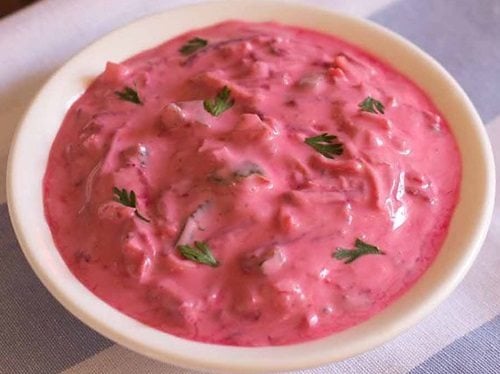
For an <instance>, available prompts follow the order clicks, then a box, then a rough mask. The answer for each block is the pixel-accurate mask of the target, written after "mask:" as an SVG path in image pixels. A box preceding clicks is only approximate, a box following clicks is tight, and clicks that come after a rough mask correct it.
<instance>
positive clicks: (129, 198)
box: [113, 187, 151, 222]
mask: <svg viewBox="0 0 500 374" xmlns="http://www.w3.org/2000/svg"><path fill="white" fill-rule="evenodd" d="M113 194H114V195H115V197H114V200H115V201H117V202H119V203H120V204H122V205H125V206H126V207H129V208H134V209H135V215H136V216H137V217H138V218H140V219H142V220H143V221H145V222H151V221H150V220H149V219H147V218H146V217H144V216H143V215H142V214H141V213H139V210H138V209H137V198H136V196H135V192H134V191H130V193H129V192H127V190H126V189H125V188H122V189H121V190H120V189H119V188H117V187H113Z"/></svg>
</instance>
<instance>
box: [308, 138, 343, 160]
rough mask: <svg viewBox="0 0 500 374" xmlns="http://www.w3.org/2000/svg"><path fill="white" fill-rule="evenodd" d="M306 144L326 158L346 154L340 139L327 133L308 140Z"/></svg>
mask: <svg viewBox="0 0 500 374" xmlns="http://www.w3.org/2000/svg"><path fill="white" fill-rule="evenodd" d="M304 143H306V144H307V145H308V146H310V147H312V148H314V149H315V150H316V151H318V152H319V153H321V154H322V155H323V156H325V157H326V158H334V155H337V156H339V155H341V154H342V153H343V152H344V145H343V144H342V143H339V142H338V138H337V137H336V136H335V135H329V134H328V133H326V132H325V133H323V134H321V135H317V136H312V137H310V138H306V140H304Z"/></svg>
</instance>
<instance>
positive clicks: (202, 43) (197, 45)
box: [179, 37, 208, 56]
mask: <svg viewBox="0 0 500 374" xmlns="http://www.w3.org/2000/svg"><path fill="white" fill-rule="evenodd" d="M207 44H208V41H206V40H205V39H202V38H198V37H196V38H193V39H190V40H188V42H187V43H186V44H184V45H183V46H182V47H181V48H179V52H180V53H182V54H183V55H186V56H188V55H190V54H192V53H195V52H196V51H197V50H198V49H201V48H204V47H206V46H207Z"/></svg>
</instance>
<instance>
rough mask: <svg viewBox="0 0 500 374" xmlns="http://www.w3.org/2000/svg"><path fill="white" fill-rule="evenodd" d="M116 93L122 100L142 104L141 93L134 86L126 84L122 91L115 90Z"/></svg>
mask: <svg viewBox="0 0 500 374" xmlns="http://www.w3.org/2000/svg"><path fill="white" fill-rule="evenodd" d="M115 95H116V96H118V98H119V99H120V100H124V101H130V102H131V103H134V104H138V105H142V100H141V98H140V97H139V94H138V93H137V91H136V90H134V89H133V88H132V87H129V86H126V87H125V88H124V89H123V90H122V91H115Z"/></svg>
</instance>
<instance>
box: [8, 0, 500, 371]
mask: <svg viewBox="0 0 500 374" xmlns="http://www.w3.org/2000/svg"><path fill="white" fill-rule="evenodd" d="M252 7H255V1H252V0H240V1H238V2H231V1H210V2H205V3H200V4H194V5H188V6H183V7H178V8H173V9H170V10H166V11H164V12H161V13H157V14H154V15H152V16H147V17H144V18H141V19H139V20H137V21H134V22H132V23H130V24H128V25H125V26H123V27H120V28H118V29H116V30H114V31H112V32H110V33H108V34H106V35H105V36H103V37H101V38H100V39H98V40H97V41H95V42H94V43H92V44H90V45H89V46H87V47H86V48H84V49H83V50H82V51H81V52H79V53H78V54H77V55H75V56H74V57H73V58H71V59H70V60H69V61H68V62H67V63H66V64H64V65H63V66H62V67H61V68H60V69H58V70H57V71H56V72H55V73H54V74H53V75H52V76H51V77H50V78H49V80H48V81H47V82H46V83H45V85H44V86H43V87H42V89H41V90H40V91H39V92H38V94H37V95H36V97H35V98H34V99H33V101H32V103H31V105H30V107H29V109H28V110H27V111H26V113H25V115H24V118H23V119H22V121H21V122H20V125H19V126H18V128H17V129H16V132H15V135H14V138H13V141H12V144H11V150H10V153H9V160H8V166H7V201H8V207H9V214H10V217H11V222H12V225H13V228H14V231H15V233H16V236H17V238H18V241H19V243H20V245H21V248H22V250H23V252H24V255H25V257H26V258H27V259H28V262H29V263H30V265H31V267H32V269H33V270H34V272H35V273H36V275H37V276H38V278H39V279H40V280H41V281H42V283H43V284H44V286H45V287H46V288H47V289H48V290H49V291H50V292H51V294H52V295H53V296H54V297H55V298H56V299H57V300H58V301H59V302H60V303H61V304H62V305H63V306H64V307H65V308H66V309H67V310H69V311H70V312H71V313H72V314H74V315H75V316H76V317H77V318H79V319H80V320H82V321H83V322H84V323H86V324H87V325H89V326H90V327H92V328H93V329H94V330H96V331H98V332H99V333H101V334H102V335H104V336H106V337H108V338H109V339H111V340H113V341H115V342H118V343H119V344H121V345H123V346H125V347H127V348H130V349H132V350H134V351H137V352H139V353H142V354H144V355H146V356H149V357H151V358H154V359H158V360H160V361H165V362H169V363H172V364H175V365H179V366H182V367H188V368H193V369H205V370H206V369H209V370H218V371H226V372H232V373H236V372H264V371H265V372H268V371H278V370H279V371H283V370H294V369H301V368H307V367H313V366H318V365H322V364H326V363H329V362H333V361H338V360H342V359H346V358H348V357H351V356H354V355H357V354H360V353H362V352H365V351H367V350H369V349H372V348H374V347H376V346H378V345H380V344H382V343H384V342H386V341H388V340H390V339H392V338H394V337H395V336H396V335H398V334H400V333H401V332H403V331H404V330H406V329H408V328H409V327H411V326H412V325H414V324H416V323H417V322H418V321H420V320H421V319H423V318H424V317H425V316H427V315H428V314H429V313H430V312H431V311H432V310H433V309H434V308H435V307H436V306H437V305H438V304H439V303H441V302H442V301H443V300H444V299H445V298H446V296H448V295H449V294H450V293H451V291H452V290H453V289H454V288H455V287H456V286H457V285H458V283H459V282H460V281H461V279H462V278H463V277H464V276H465V274H466V272H467V271H468V269H469V268H470V266H471V265H472V262H473V261H474V259H475V257H476V256H477V254H478V252H479V249H480V247H481V244H482V242H483V241H484V238H485V235H486V232H487V228H488V225H489V222H490V220H491V216H492V213H493V201H494V194H495V175H494V174H495V168H494V163H493V155H492V151H491V146H490V144H489V140H488V137H487V135H486V131H485V129H484V127H483V125H482V122H481V119H480V117H479V115H478V114H477V112H476V110H475V108H474V106H473V105H472V103H471V102H470V100H469V99H468V97H467V95H466V94H465V92H464V91H463V90H462V89H461V88H460V86H459V85H458V83H456V81H455V80H454V79H453V78H452V77H451V76H450V74H449V73H447V72H446V70H445V69H444V68H443V67H441V65H439V64H438V63H437V62H436V61H435V60H434V59H433V58H432V57H430V56H428V55H427V54H426V53H425V52H423V51H422V50H421V49H419V48H418V47H416V46H415V45H413V44H412V43H411V42H409V41H407V40H406V39H403V38H402V37H401V36H399V35H397V34H395V33H394V32H392V31H389V30H387V29H385V28H384V27H382V26H380V25H377V24H375V23H373V22H371V21H368V20H365V19H360V18H357V17H353V16H350V15H346V14H342V13H339V12H335V11H332V10H328V9H323V8H319V7H312V6H309V5H305V4H300V3H293V2H292V3H289V2H281V1H274V0H266V1H262V0H261V1H259V8H260V12H261V13H257V12H256V11H253V13H252V9H251V8H252ZM242 8H245V9H247V10H249V12H248V13H247V14H243V12H241V9H242ZM278 9H279V10H280V11H281V12H282V13H281V14H279V13H278V12H277V11H278ZM214 10H218V11H220V12H221V13H222V14H232V15H233V16H232V17H231V18H238V19H243V20H255V21H258V20H262V21H264V20H269V19H270V18H269V17H267V14H268V12H269V14H272V15H273V16H272V18H273V19H275V20H277V21H279V22H283V23H290V22H287V20H288V18H287V17H291V18H293V19H294V20H296V22H295V21H294V22H291V23H292V24H295V25H298V26H303V27H310V25H315V20H316V19H317V20H320V19H321V20H322V21H323V20H326V19H329V20H330V21H331V22H332V23H335V24H336V25H337V24H341V25H348V27H350V28H351V29H352V30H354V31H355V32H354V34H355V36H352V35H351V36H346V35H341V36H339V37H340V38H342V39H347V40H349V41H350V42H352V43H354V44H357V45H358V46H360V47H361V48H362V49H364V50H368V51H369V52H370V53H372V54H373V55H375V56H376V57H377V58H380V59H382V60H385V61H389V63H390V64H391V65H392V66H393V67H394V68H395V69H397V70H399V71H402V72H403V73H404V74H406V75H408V76H410V79H412V80H413V81H414V82H416V83H417V84H418V85H419V86H421V87H422V84H423V83H422V80H421V79H416V77H415V76H411V74H412V73H411V72H410V71H404V65H401V64H402V63H400V62H397V63H396V62H395V61H391V57H392V58H400V56H401V55H404V56H407V57H408V58H413V59H415V61H416V62H415V63H416V65H417V66H421V67H422V68H425V69H426V70H427V71H428V72H431V73H432V74H431V75H432V77H431V78H432V79H437V80H436V82H435V83H436V84H438V85H441V86H443V87H444V88H445V93H447V94H448V95H449V98H448V97H447V98H445V99H443V100H444V101H440V100H441V99H440V98H439V97H433V98H432V101H433V102H434V103H435V105H436V106H437V107H438V108H439V109H440V110H441V111H442V113H443V114H444V115H445V116H446V114H447V113H446V112H445V111H444V110H443V108H442V106H444V105H446V103H447V101H446V100H451V101H452V104H453V103H457V104H460V105H462V108H460V114H461V115H464V116H465V118H466V120H464V123H465V122H466V123H468V125H463V126H469V128H468V127H465V130H468V131H469V133H467V134H466V135H467V136H472V137H473V138H474V139H473V141H475V143H474V144H475V145H476V148H477V151H478V154H477V159H476V162H478V165H476V166H477V168H478V169H479V171H477V172H478V173H479V177H480V179H479V181H480V182H482V184H481V186H480V187H477V188H476V190H477V191H476V192H482V195H480V196H478V197H476V204H477V206H476V207H475V210H474V214H473V218H475V221H473V222H474V223H475V225H474V224H473V225H472V226H473V227H472V228H470V230H469V231H468V236H467V237H465V238H461V240H458V242H454V243H453V245H461V247H460V248H462V247H463V248H465V249H463V256H462V257H460V258H456V259H454V260H453V259H452V260H449V259H448V260H447V261H448V262H446V261H445V260H443V261H444V262H443V263H445V264H451V265H452V266H451V267H450V268H445V269H442V273H443V274H441V275H440V276H439V277H437V279H440V280H442V281H443V283H440V284H438V285H437V286H436V287H435V288H433V289H431V288H429V287H428V286H427V287H423V286H421V284H422V283H423V281H422V279H421V280H419V281H418V282H417V284H415V285H414V286H413V287H412V289H410V290H409V291H408V292H407V293H406V294H405V295H403V296H402V297H401V298H400V299H399V300H397V301H396V302H395V303H394V304H392V305H390V306H389V307H388V308H386V309H385V310H384V311H382V312H381V313H380V314H379V315H377V316H375V317H374V318H372V319H370V320H369V321H367V322H364V323H362V324H360V325H358V326H356V327H353V328H351V329H348V330H346V331H344V332H341V333H338V334H335V335H333V336H330V337H327V338H323V339H319V340H314V341H310V342H305V343H300V344H293V345H288V346H277V347H232V346H222V345H216V344H206V343H200V342H195V341H189V340H186V339H182V338H178V337H176V336H173V335H170V334H167V333H164V332H160V331H158V330H156V329H154V328H151V327H149V326H146V325H144V324H142V323H140V322H138V321H136V320H134V319H132V318H130V317H127V316H125V315H123V314H122V313H120V312H119V311H117V310H115V309H114V308H112V307H111V306H109V305H107V304H106V303H105V302H103V301H102V300H101V299H99V298H98V297H97V296H95V295H94V294H92V293H91V291H89V290H87V289H86V288H85V287H84V286H83V285H82V284H80V282H79V281H78V280H77V279H76V278H75V277H74V276H73V275H72V273H71V272H70V271H69V269H68V268H67V267H66V265H65V263H64V261H63V260H62V258H61V257H60V255H59V252H58V251H57V249H56V247H55V245H54V243H53V242H52V237H51V236H50V237H49V238H47V235H46V234H47V230H48V227H47V224H46V221H45V215H44V213H43V209H42V211H41V215H40V201H41V197H42V196H43V192H42V189H41V188H40V187H41V180H39V179H38V180H37V179H36V178H37V177H36V175H38V174H39V173H38V174H37V169H36V168H37V167H38V168H40V165H43V164H44V161H46V158H45V160H44V159H43V157H44V155H45V157H46V155H48V150H49V149H50V146H51V144H52V140H53V138H51V134H52V133H53V132H54V131H53V129H52V130H46V129H37V128H36V127H35V125H34V123H35V122H37V121H39V122H40V121H41V122H42V123H43V121H44V120H40V118H41V117H40V114H41V113H44V112H43V110H42V109H41V107H42V106H43V105H46V106H48V107H50V103H49V100H50V99H49V97H52V96H54V92H56V91H54V90H56V89H57V88H58V87H60V85H61V84H64V82H63V81H64V79H63V78H65V77H66V76H65V74H66V75H67V74H68V73H75V72H77V73H78V72H79V70H78V66H80V65H81V64H82V61H85V60H89V59H90V60H91V59H92V58H94V59H95V57H92V56H95V55H96V53H97V54H99V53H102V52H103V51H106V48H108V47H109V44H110V43H113V42H116V41H117V40H119V39H120V38H121V37H122V36H127V37H131V35H132V36H133V32H138V31H139V30H140V28H144V29H147V28H148V27H150V26H148V25H150V24H153V23H158V22H160V20H163V19H166V18H170V19H174V18H175V17H178V18H179V17H180V18H182V17H186V14H196V13H201V14H205V15H207V14H209V13H207V12H214ZM293 14H295V16H293ZM299 14H300V15H301V17H302V19H299V18H298V16H297V15H299ZM208 18H209V19H210V22H208V23H207V22H205V23H204V24H203V25H202V26H204V25H208V24H213V23H215V22H213V21H212V18H213V17H212V18H210V17H208ZM226 19H227V18H226ZM220 20H222V19H220ZM333 21H335V22H333ZM320 24H321V25H322V23H321V22H318V25H320ZM188 26H189V27H188ZM178 27H180V28H181V29H182V28H183V29H184V30H185V31H187V30H189V29H192V28H198V27H200V23H199V22H195V21H193V23H192V24H186V25H184V26H182V25H179V26H178ZM322 27H323V28H324V27H326V26H318V27H313V28H314V29H316V30H319V31H326V32H328V30H324V29H321V28H322ZM335 27H339V26H335ZM335 27H333V28H335ZM310 28H311V27H310ZM131 30H132V31H131ZM329 30H331V29H329ZM360 30H361V31H360ZM368 31H369V32H368ZM356 32H357V34H356ZM176 34H178V32H177V31H173V32H171V35H176ZM368 34H369V35H368ZM335 35H339V33H338V32H335ZM351 37H352V38H354V39H356V40H353V39H350V38H351ZM155 38H156V37H155ZM164 39H167V38H164ZM373 40H379V41H384V42H386V43H388V44H386V46H388V48H389V50H390V51H386V50H384V51H381V52H380V51H376V50H374V49H373V48H370V47H369V45H368V42H372V41H373ZM156 44H158V42H157V41H154V42H153V41H152V39H150V40H148V41H145V40H144V37H143V36H142V39H141V36H139V37H138V38H137V39H134V37H132V40H131V42H130V43H129V45H128V46H126V47H124V48H125V49H126V51H123V52H121V53H122V54H123V53H124V54H125V55H127V53H128V54H129V55H131V54H133V53H129V52H133V51H134V50H135V53H137V52H139V51H141V50H143V49H144V45H150V46H153V45H156ZM114 48H115V49H116V48H117V47H114ZM137 48H139V49H137ZM391 51H392V52H391ZM391 53H392V54H391ZM104 56H107V53H105V54H104ZM104 56H103V55H99V57H97V60H99V61H105V60H106V58H104ZM408 61H410V60H408ZM103 66H104V65H102V67H103ZM102 67H101V68H102ZM408 69H409V68H408ZM101 70H102V69H101ZM422 79H423V78H422ZM429 79H430V78H429ZM425 84H428V83H425ZM425 84H423V85H425ZM426 93H427V94H429V91H427V90H426ZM429 96H432V95H430V94H429ZM68 99H69V98H68V97H65V98H64V100H65V102H66V103H67V102H68V101H71V100H68ZM61 100H63V99H61ZM64 100H63V101H64ZM54 101H58V100H54ZM436 101H439V102H436ZM452 104H449V105H452ZM54 105H56V104H54ZM59 107H60V105H59V106H58V108H59ZM61 109H62V113H65V112H66V109H67V107H64V108H59V111H58V112H57V113H59V114H57V115H56V114H54V116H59V117H60V113H61ZM447 119H448V117H447ZM448 122H450V127H451V128H452V130H453V131H454V133H455V136H458V135H459V134H457V132H456V128H455V126H454V125H452V123H451V121H450V120H449V119H448ZM60 123H61V121H59V123H58V124H57V126H55V131H57V129H58V128H59V126H60V125H59V124H60ZM53 126H54V125H53ZM457 126H458V125H457ZM457 128H459V126H458V127H457ZM35 129H36V130H37V131H38V133H39V134H40V135H41V139H43V143H42V145H40V146H39V147H45V148H44V149H45V151H46V152H44V151H43V150H40V151H39V152H38V151H37V152H38V153H36V152H34V151H33V152H32V150H31V148H29V146H30V145H31V146H34V147H36V145H35V144H34V143H33V136H31V135H30V132H32V131H33V130H35ZM461 130H463V129H461ZM465 130H464V131H465ZM51 131H52V132H51ZM460 136H461V135H460ZM464 136H465V135H464ZM27 149H29V150H30V152H32V153H33V154H35V153H36V155H37V156H38V158H37V159H36V162H33V160H30V158H29V154H28V155H27V154H26V150H27ZM460 149H461V150H462V148H460ZM37 150H38V148H37ZM30 152H28V153H30ZM461 153H462V156H463V157H464V156H465V155H464V154H463V152H461ZM40 158H41V159H40ZM466 158H467V160H468V159H469V158H470V157H469V156H467V157H466ZM30 162H31V164H33V163H37V164H36V165H34V166H30V165H31V164H30ZM44 170H45V168H44V167H43V170H42V171H41V172H40V173H42V179H43V174H44ZM25 171H31V172H32V173H26V172H25ZM30 178H31V179H30ZM464 178H465V177H464ZM30 182H32V183H30ZM33 183H34V184H33ZM33 185H34V186H36V187H37V188H33ZM462 198H463V196H462ZM470 199H471V198H470V197H469V200H470ZM26 200H28V202H31V205H35V207H34V209H33V211H29V212H27V207H29V205H28V202H26ZM460 204H461V203H460ZM41 205H42V206H43V204H41ZM472 208H473V207H472ZM472 208H470V209H472ZM457 209H458V208H457ZM33 215H35V217H32V216H33ZM453 220H455V218H454V219H453ZM453 224H454V222H452V226H453ZM49 233H50V232H49ZM464 235H465V234H464ZM448 236H450V235H448ZM449 240H450V239H449V238H447V239H446V243H445V245H447V243H448V241H449ZM450 245H451V244H450ZM440 256H441V255H439V256H438V259H439V258H440ZM441 257H442V256H441ZM438 259H436V262H437V260H438ZM435 267H436V266H435V265H434V264H433V265H432V266H431V268H435ZM429 271H430V269H428V270H427V272H429ZM54 274H56V275H57V276H58V278H55V277H54ZM426 276H427V273H426V274H424V276H423V277H422V278H425V277H426ZM427 283H429V282H427ZM415 298H422V299H421V300H420V302H419V303H418V304H416V302H415V301H414V299H415ZM412 300H413V301H412ZM89 306H91V307H92V310H90V311H89ZM388 310H390V311H392V312H391V313H388ZM398 313H399V314H398ZM394 315H396V316H399V317H398V318H396V319H391V318H392V317H393V316H394ZM377 325H379V326H381V327H383V329H381V328H380V327H378V328H377ZM381 330H382V331H381ZM340 343H342V344H340ZM332 348H335V349H332Z"/></svg>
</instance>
